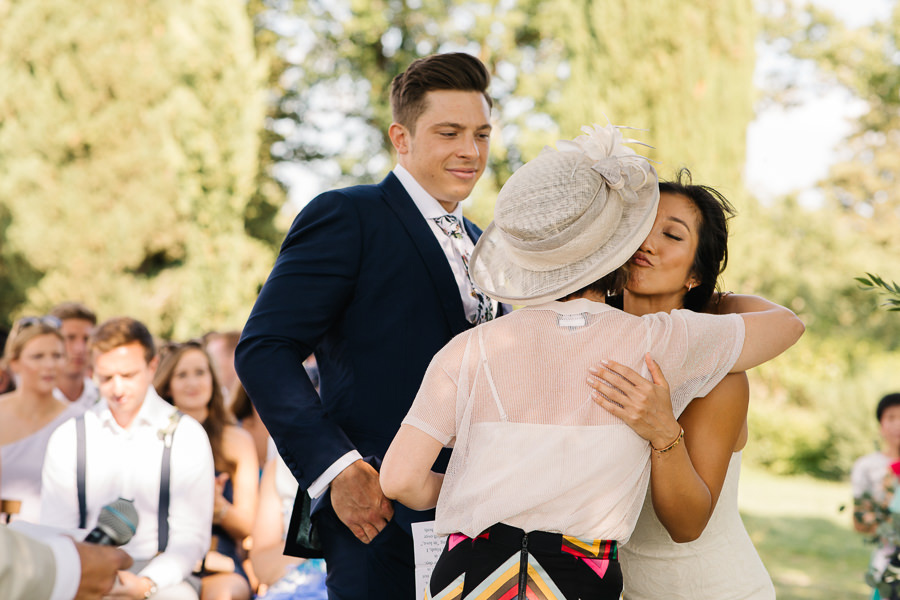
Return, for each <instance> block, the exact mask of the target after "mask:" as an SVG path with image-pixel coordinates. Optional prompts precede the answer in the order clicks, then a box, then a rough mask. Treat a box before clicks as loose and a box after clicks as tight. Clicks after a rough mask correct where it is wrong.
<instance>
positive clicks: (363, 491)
mask: <svg viewBox="0 0 900 600" xmlns="http://www.w3.org/2000/svg"><path fill="white" fill-rule="evenodd" d="M331 506H332V507H333V508H334V513H335V514H336V515H337V517H338V519H340V520H341V522H342V523H343V524H344V525H346V526H347V527H348V528H349V529H350V531H351V532H353V535H355V536H356V537H357V538H359V540H360V541H361V542H362V543H364V544H368V543H369V542H371V541H372V540H374V539H375V536H376V535H378V534H379V533H380V532H381V530H382V529H384V528H385V526H387V524H388V521H390V520H391V517H393V516H394V507H393V506H392V505H391V501H390V500H388V499H387V498H385V496H384V494H383V493H382V492H381V485H380V484H379V483H378V471H376V470H375V469H374V468H373V467H372V466H371V465H370V464H368V463H366V462H364V461H362V460H357V461H356V462H355V463H353V464H351V465H350V466H349V467H347V468H346V469H344V470H343V471H341V472H340V474H338V476H337V477H335V478H334V479H333V480H332V482H331Z"/></svg>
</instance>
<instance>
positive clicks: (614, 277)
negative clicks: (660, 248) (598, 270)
mask: <svg viewBox="0 0 900 600" xmlns="http://www.w3.org/2000/svg"><path fill="white" fill-rule="evenodd" d="M626 283H628V265H627V264H624V265H622V266H621V267H619V268H618V269H616V270H615V271H613V272H611V273H607V274H606V275H604V276H603V277H601V278H600V279H598V280H597V281H595V282H594V283H589V284H587V285H586V286H584V287H583V288H581V289H580V290H577V291H575V292H572V293H571V294H567V295H565V296H564V297H562V298H560V300H561V301H562V302H566V301H567V300H572V299H574V298H581V297H582V296H584V295H585V294H586V293H588V292H593V293H595V294H599V295H600V296H615V295H617V294H621V293H622V290H624V289H625V284H626ZM616 308H621V305H620V306H617V307H616Z"/></svg>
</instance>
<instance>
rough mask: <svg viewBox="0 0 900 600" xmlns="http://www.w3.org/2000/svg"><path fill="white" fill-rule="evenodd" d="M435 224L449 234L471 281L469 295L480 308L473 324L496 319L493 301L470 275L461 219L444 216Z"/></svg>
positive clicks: (476, 312)
mask: <svg viewBox="0 0 900 600" xmlns="http://www.w3.org/2000/svg"><path fill="white" fill-rule="evenodd" d="M434 222H435V223H437V226H438V227H440V228H441V231H443V232H444V233H446V234H447V237H449V238H450V243H451V244H453V248H454V249H455V250H456V252H457V253H458V254H459V256H460V257H461V258H462V262H463V266H464V267H465V269H466V278H467V279H468V280H469V293H470V294H471V295H472V297H473V298H475V300H477V301H478V308H477V309H476V311H475V316H474V317H473V319H472V323H475V324H476V325H477V324H479V323H484V322H485V321H490V320H491V319H493V318H494V305H493V303H492V302H491V299H490V298H488V297H487V296H486V295H485V294H484V292H482V291H481V290H479V289H478V288H477V287H475V284H474V283H473V282H472V276H471V275H470V274H469V252H468V250H467V249H466V245H465V243H464V242H463V232H462V227H461V226H460V224H459V219H457V218H456V217H454V216H453V215H443V216H440V217H437V218H435V219H434Z"/></svg>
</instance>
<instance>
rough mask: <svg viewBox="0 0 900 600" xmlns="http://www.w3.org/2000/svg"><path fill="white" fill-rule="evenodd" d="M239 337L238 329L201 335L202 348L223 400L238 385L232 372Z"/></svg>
mask: <svg viewBox="0 0 900 600" xmlns="http://www.w3.org/2000/svg"><path fill="white" fill-rule="evenodd" d="M240 339H241V332H240V331H224V332H218V331H210V332H209V333H207V334H206V335H204V336H203V348H204V349H205V350H206V353H207V354H208V355H209V360H210V362H212V365H213V369H214V370H215V372H216V377H218V380H219V385H221V386H222V393H223V394H224V395H225V400H229V399H230V398H231V395H232V394H233V393H234V388H236V387H237V386H238V385H240V382H239V381H238V377H237V373H235V372H234V349H235V348H237V345H238V341H239V340H240Z"/></svg>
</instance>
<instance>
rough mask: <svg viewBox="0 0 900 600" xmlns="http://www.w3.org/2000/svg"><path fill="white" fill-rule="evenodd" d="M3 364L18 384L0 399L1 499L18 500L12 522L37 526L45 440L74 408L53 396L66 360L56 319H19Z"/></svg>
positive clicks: (71, 413)
mask: <svg viewBox="0 0 900 600" xmlns="http://www.w3.org/2000/svg"><path fill="white" fill-rule="evenodd" d="M2 362H3V365H4V367H6V366H8V367H9V369H10V371H11V372H12V373H14V374H15V377H16V379H18V381H19V385H18V388H17V389H16V390H15V391H13V392H9V393H7V394H4V395H3V396H0V462H2V465H3V469H2V482H0V487H2V488H3V499H4V500H18V501H20V502H21V505H20V507H19V512H18V513H17V514H16V515H13V516H12V519H21V520H24V521H30V522H37V521H38V520H39V519H40V515H41V467H42V466H43V464H44V452H45V451H46V449H47V441H48V440H49V439H50V434H52V433H53V431H54V430H55V429H56V428H57V427H59V425H60V424H62V423H63V421H65V420H66V419H68V418H69V417H72V416H74V415H75V414H76V412H77V410H78V408H77V407H73V406H69V405H67V404H66V403H65V402H61V401H59V400H57V399H56V398H55V397H54V395H53V390H54V388H55V387H56V382H57V379H58V378H59V375H60V374H61V373H62V369H63V365H64V364H65V362H66V354H65V345H64V343H63V338H62V335H61V334H60V332H59V321H58V320H57V319H56V318H55V317H24V318H22V319H19V320H18V321H17V322H16V323H15V325H14V326H13V330H12V332H11V334H10V336H9V337H8V338H7V340H6V348H5V350H4V353H3V361H2ZM81 410H82V411H83V409H81Z"/></svg>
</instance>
